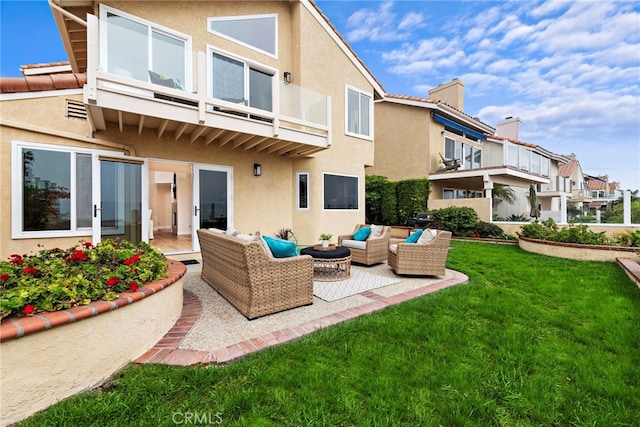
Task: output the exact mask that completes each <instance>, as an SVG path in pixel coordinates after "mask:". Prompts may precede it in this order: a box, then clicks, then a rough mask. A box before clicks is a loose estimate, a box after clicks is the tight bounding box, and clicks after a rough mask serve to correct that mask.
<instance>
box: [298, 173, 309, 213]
mask: <svg viewBox="0 0 640 427" xmlns="http://www.w3.org/2000/svg"><path fill="white" fill-rule="evenodd" d="M298 209H301V210H308V209H309V174H308V173H306V172H305V173H299V174H298Z"/></svg>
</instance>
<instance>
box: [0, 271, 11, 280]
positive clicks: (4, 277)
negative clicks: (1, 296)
mask: <svg viewBox="0 0 640 427" xmlns="http://www.w3.org/2000/svg"><path fill="white" fill-rule="evenodd" d="M7 280H9V275H8V274H7V273H4V274H0V282H6V281H7Z"/></svg>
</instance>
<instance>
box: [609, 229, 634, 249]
mask: <svg viewBox="0 0 640 427" xmlns="http://www.w3.org/2000/svg"><path fill="white" fill-rule="evenodd" d="M612 240H613V242H614V244H615V245H617V246H632V247H640V230H636V231H628V232H626V233H617V234H615V235H614V236H613V239H612Z"/></svg>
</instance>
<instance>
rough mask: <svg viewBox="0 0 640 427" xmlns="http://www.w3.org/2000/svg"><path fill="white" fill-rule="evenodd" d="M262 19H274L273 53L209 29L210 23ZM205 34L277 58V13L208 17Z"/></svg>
mask: <svg viewBox="0 0 640 427" xmlns="http://www.w3.org/2000/svg"><path fill="white" fill-rule="evenodd" d="M264 18H274V37H273V38H274V40H273V44H274V52H273V53H272V52H269V51H266V50H264V49H260V48H259V47H257V46H253V45H251V44H249V43H247V42H243V41H242V40H239V39H237V38H235V37H232V36H230V35H227V34H224V33H221V32H219V31H216V30H214V29H212V28H211V23H212V22H222V21H238V20H251V19H264ZM207 32H209V33H211V34H215V35H216V36H218V37H221V38H223V39H225V40H229V41H231V42H233V43H237V44H239V45H241V46H244V47H246V48H249V49H251V50H254V51H256V52H260V53H262V54H264V55H267V56H270V57H272V58H276V59H277V58H278V43H279V40H278V14H277V13H265V14H260V15H235V16H213V17H208V18H207Z"/></svg>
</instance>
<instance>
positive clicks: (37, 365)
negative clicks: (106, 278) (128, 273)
mask: <svg viewBox="0 0 640 427" xmlns="http://www.w3.org/2000/svg"><path fill="white" fill-rule="evenodd" d="M185 273H186V267H185V266H184V265H183V264H181V263H179V262H177V261H169V274H170V277H169V278H167V279H163V280H157V281H154V282H150V283H147V284H145V286H144V287H142V288H140V289H139V290H138V291H136V292H127V293H122V294H120V298H118V299H116V300H114V301H110V302H105V301H96V302H93V303H91V304H89V305H86V306H80V307H74V308H71V309H68V310H63V311H58V312H52V313H44V314H37V315H35V316H30V317H24V318H13V319H12V318H8V319H4V320H3V321H2V323H1V324H0V341H1V342H0V356H1V361H2V371H1V373H0V395H2V401H1V407H0V413H1V414H2V418H1V419H0V425H2V426H4V425H8V424H11V423H14V422H17V421H19V420H22V419H24V418H26V417H28V416H30V415H33V414H34V413H36V412H38V411H40V410H43V409H46V408H47V407H48V406H50V405H52V404H54V403H56V402H58V401H59V400H62V399H65V398H67V397H69V396H72V395H74V394H76V393H79V392H83V391H86V390H89V389H91V388H93V387H95V386H96V385H99V384H101V383H102V382H104V381H105V380H106V379H108V378H109V377H110V376H111V375H112V374H113V373H115V372H116V371H118V370H119V369H121V368H123V367H124V366H125V365H126V364H127V363H129V362H130V361H132V360H134V359H136V358H137V357H139V356H140V355H142V354H144V353H145V352H146V351H147V350H149V349H150V348H151V347H153V346H154V345H155V344H156V342H158V340H160V338H162V337H163V336H164V334H166V333H167V331H168V330H169V329H170V328H171V327H172V326H173V324H174V323H175V322H176V321H177V320H178V318H179V317H180V313H181V312H182V291H183V279H182V277H183V276H184V274H185Z"/></svg>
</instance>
